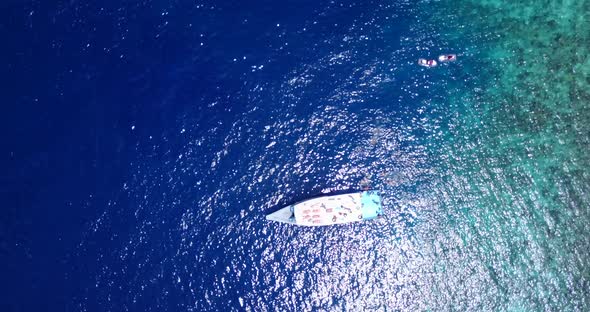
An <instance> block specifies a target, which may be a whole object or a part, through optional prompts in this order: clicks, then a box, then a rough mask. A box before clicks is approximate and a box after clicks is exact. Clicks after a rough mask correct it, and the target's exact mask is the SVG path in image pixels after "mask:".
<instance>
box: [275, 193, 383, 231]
mask: <svg viewBox="0 0 590 312" xmlns="http://www.w3.org/2000/svg"><path fill="white" fill-rule="evenodd" d="M381 214H383V212H382V204H381V196H380V195H379V193H378V192H377V191H363V192H356V193H348V194H342V195H331V196H322V197H317V198H313V199H308V200H305V201H302V202H299V203H295V204H293V205H289V206H287V207H284V208H282V209H280V210H279V211H277V212H274V213H271V214H269V215H267V216H266V219H267V220H272V221H277V222H283V223H288V224H294V225H304V226H321V225H332V224H341V223H350V222H358V221H363V220H371V219H375V218H376V217H378V216H380V215H381Z"/></svg>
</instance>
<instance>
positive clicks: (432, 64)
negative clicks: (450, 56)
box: [418, 58, 438, 68]
mask: <svg viewBox="0 0 590 312" xmlns="http://www.w3.org/2000/svg"><path fill="white" fill-rule="evenodd" d="M418 65H420V66H424V67H428V68H431V67H435V66H436V65H438V64H437V63H436V61H435V60H427V59H423V58H421V59H418Z"/></svg>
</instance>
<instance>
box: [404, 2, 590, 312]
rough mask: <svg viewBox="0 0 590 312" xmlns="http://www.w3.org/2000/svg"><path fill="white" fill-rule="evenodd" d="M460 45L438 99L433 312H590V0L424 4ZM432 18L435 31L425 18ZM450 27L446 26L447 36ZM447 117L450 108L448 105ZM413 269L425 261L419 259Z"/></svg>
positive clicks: (425, 236)
mask: <svg viewBox="0 0 590 312" xmlns="http://www.w3.org/2000/svg"><path fill="white" fill-rule="evenodd" d="M423 8H424V10H426V9H427V8H428V9H431V10H433V12H435V13H433V14H432V15H431V16H430V17H428V18H425V23H424V24H422V25H417V26H416V28H417V29H425V30H428V27H432V28H434V27H441V28H438V31H437V32H435V33H436V34H435V35H434V36H433V38H432V41H433V43H436V44H438V45H441V43H442V45H443V46H444V45H448V46H450V47H457V48H458V49H460V50H461V51H460V52H459V53H460V62H461V65H460V66H456V67H454V68H452V69H451V68H444V69H443V68H439V70H443V71H448V72H447V73H451V72H450V71H451V70H452V74H453V75H452V76H451V75H450V76H449V78H450V77H454V78H456V79H447V80H446V82H445V83H444V87H443V88H439V89H437V90H436V91H437V94H438V96H434V95H433V96H431V98H432V100H431V102H430V103H429V104H430V105H432V107H435V110H437V116H436V117H435V119H436V120H437V121H438V122H439V124H440V127H439V128H438V129H437V130H436V131H433V132H432V135H430V136H429V137H428V139H427V140H426V142H425V145H426V146H427V150H428V155H429V159H430V161H431V162H434V163H436V165H434V168H433V172H434V174H433V175H432V184H428V186H426V187H425V188H424V190H423V192H424V194H429V195H425V197H424V199H425V202H427V204H426V205H425V206H426V207H424V209H422V210H421V211H422V212H423V214H422V215H421V216H420V220H421V221H422V223H421V224H419V225H418V226H416V228H417V231H418V234H417V235H416V237H415V241H413V240H411V241H412V243H413V247H412V248H413V249H414V250H415V252H416V254H417V255H419V256H417V259H420V261H425V262H427V263H428V265H426V267H421V268H419V269H417V268H414V269H416V270H419V271H420V274H419V276H420V278H419V281H420V283H421V284H422V285H428V287H418V288H417V291H419V292H420V294H421V297H420V298H422V299H423V301H422V300H421V303H420V304H418V306H417V307H418V308H419V309H425V310H433V311H436V310H458V311H464V310H487V311H489V310H496V311H541V310H545V311H587V310H588V309H589V308H590V302H589V300H590V291H589V289H590V263H589V261H590V236H589V235H588V233H589V232H590V174H589V172H588V168H590V155H589V154H588V147H589V146H590V145H589V143H590V142H589V141H590V112H589V111H588V108H589V106H590V102H589V100H590V54H589V53H588V52H589V51H588V49H589V48H588V47H589V45H588V43H589V42H590V36H589V33H590V32H589V31H588V30H590V19H589V18H588V15H587V14H581V12H590V2H589V1H583V0H582V1H519V2H512V1H455V2H452V3H450V2H449V3H446V2H424V3H423ZM429 25H430V26H429ZM445 30H449V31H448V32H446V31H445ZM441 112H442V113H441ZM416 267H417V266H416Z"/></svg>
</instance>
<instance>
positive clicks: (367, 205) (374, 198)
mask: <svg viewBox="0 0 590 312" xmlns="http://www.w3.org/2000/svg"><path fill="white" fill-rule="evenodd" d="M361 209H362V213H363V220H371V219H375V218H377V217H378V216H380V215H382V214H383V205H382V203H381V195H379V192H377V191H364V192H362V193H361Z"/></svg>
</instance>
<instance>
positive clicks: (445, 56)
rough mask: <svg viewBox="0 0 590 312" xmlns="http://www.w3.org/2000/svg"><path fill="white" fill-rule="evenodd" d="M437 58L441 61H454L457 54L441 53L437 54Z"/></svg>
mask: <svg viewBox="0 0 590 312" xmlns="http://www.w3.org/2000/svg"><path fill="white" fill-rule="evenodd" d="M438 60H439V61H440V62H441V63H446V62H454V61H456V60H457V55H456V54H443V55H439V56H438Z"/></svg>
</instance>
